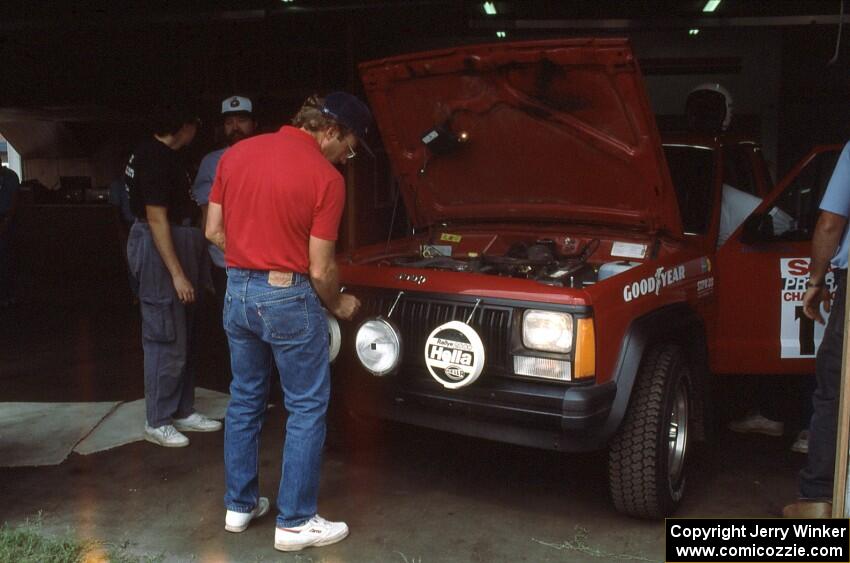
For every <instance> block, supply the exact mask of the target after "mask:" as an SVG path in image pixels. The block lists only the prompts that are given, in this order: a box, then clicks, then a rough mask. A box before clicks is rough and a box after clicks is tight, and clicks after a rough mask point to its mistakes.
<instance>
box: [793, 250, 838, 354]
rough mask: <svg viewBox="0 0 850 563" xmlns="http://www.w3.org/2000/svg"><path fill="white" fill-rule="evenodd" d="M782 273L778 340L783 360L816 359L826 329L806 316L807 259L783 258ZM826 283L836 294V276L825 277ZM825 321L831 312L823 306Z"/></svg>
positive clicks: (828, 275) (831, 291) (828, 274)
mask: <svg viewBox="0 0 850 563" xmlns="http://www.w3.org/2000/svg"><path fill="white" fill-rule="evenodd" d="M779 272H780V275H781V276H782V292H781V295H780V309H781V312H780V319H781V321H780V328H779V334H780V336H779V338H780V347H781V353H780V357H781V358H813V357H814V356H815V353H816V352H817V349H818V347H819V346H820V343H821V340H823V331H824V328H825V326H824V325H822V324H820V323H818V322H815V321H813V320H812V319H810V318H808V317H807V316H806V315H805V314H803V296H804V295H805V294H806V281H808V279H809V259H808V258H782V259H780V260H779ZM826 284H827V287H828V288H829V291H830V293H832V294H833V295H834V294H835V276H833V274H832V272H829V273H827V274H826ZM821 315H823V318H824V320H827V319H828V318H829V313H827V312H826V311H824V310H823V307H821Z"/></svg>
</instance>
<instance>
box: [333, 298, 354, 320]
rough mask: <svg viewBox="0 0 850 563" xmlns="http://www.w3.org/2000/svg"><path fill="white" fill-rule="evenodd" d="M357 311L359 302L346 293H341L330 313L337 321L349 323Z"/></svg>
mask: <svg viewBox="0 0 850 563" xmlns="http://www.w3.org/2000/svg"><path fill="white" fill-rule="evenodd" d="M359 310H360V300H359V299H357V298H356V297H354V296H353V295H349V294H348V293H342V294H340V296H339V298H338V299H337V302H336V307H334V309H333V311H331V313H333V314H334V316H335V317H337V318H339V319H342V320H344V321H350V320H351V319H353V318H354V315H356V314H357V311H359Z"/></svg>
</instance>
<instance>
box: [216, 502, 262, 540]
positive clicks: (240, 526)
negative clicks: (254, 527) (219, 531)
mask: <svg viewBox="0 0 850 563" xmlns="http://www.w3.org/2000/svg"><path fill="white" fill-rule="evenodd" d="M268 511H269V499H267V498H266V497H260V500H258V501H257V506H255V507H254V510H252V511H251V512H235V511H233V510H228V511H227V514H225V516H224V529H225V530H227V531H228V532H237V533H238V532H244V531H245V529H246V528H248V524H250V523H251V520H253V519H254V518H259V517H260V516H262V515H263V514H265V513H266V512H268Z"/></svg>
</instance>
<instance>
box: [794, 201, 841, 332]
mask: <svg viewBox="0 0 850 563" xmlns="http://www.w3.org/2000/svg"><path fill="white" fill-rule="evenodd" d="M846 225H847V218H846V217H843V216H841V215H838V214H836V213H831V212H829V211H821V214H820V217H818V222H817V225H816V226H815V234H814V237H813V238H812V260H811V263H810V264H809V283H810V285H813V286H816V287H809V288H808V289H807V290H806V294H805V296H803V313H804V314H805V315H806V316H807V317H809V318H810V319H814V320H816V321H818V322H819V323H821V324H823V322H824V320H823V316H822V315H821V314H820V304H821V302H823V305H824V309H826V311H827V312H829V307H830V295H829V288H828V287H826V283H825V280H826V272H827V270H828V269H829V261H830V260H831V259H832V257H833V256H834V255H835V250H836V249H837V248H838V245H839V244H840V243H841V236H842V234H843V233H844V227H845V226H846Z"/></svg>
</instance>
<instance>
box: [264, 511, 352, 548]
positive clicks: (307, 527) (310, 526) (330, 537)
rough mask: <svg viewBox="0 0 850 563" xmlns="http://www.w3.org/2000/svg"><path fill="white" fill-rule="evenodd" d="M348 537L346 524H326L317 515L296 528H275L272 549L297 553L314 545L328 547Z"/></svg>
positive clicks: (325, 521)
mask: <svg viewBox="0 0 850 563" xmlns="http://www.w3.org/2000/svg"><path fill="white" fill-rule="evenodd" d="M346 536H348V524H346V523H345V522H328V521H327V520H325V519H324V518H322V517H321V516H319V515H318V514H316V515H315V516H313V517H312V518H310V519H309V520H308V521H307V522H305V523H304V524H301V525H300V526H298V527H296V528H280V527H278V528H275V531H274V548H275V549H277V550H278V551H299V550H301V549H304V548H305V547H310V546H311V545H314V546H316V547H320V546H323V545H330V544H332V543H336V542H338V541H341V540H343V539H345V537H346Z"/></svg>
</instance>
